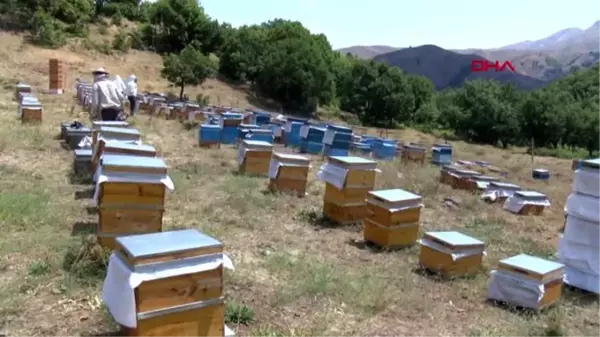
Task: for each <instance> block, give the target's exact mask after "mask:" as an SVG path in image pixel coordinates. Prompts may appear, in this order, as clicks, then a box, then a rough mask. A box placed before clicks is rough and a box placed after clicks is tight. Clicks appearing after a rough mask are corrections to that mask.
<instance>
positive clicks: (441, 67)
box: [374, 45, 544, 89]
mask: <svg viewBox="0 0 600 337" xmlns="http://www.w3.org/2000/svg"><path fill="white" fill-rule="evenodd" d="M479 59H481V57H480V56H478V55H474V54H466V55H465V54H459V53H455V52H452V51H449V50H445V49H442V48H440V47H438V46H434V45H425V46H420V47H416V48H406V49H402V50H398V51H395V52H391V53H387V54H383V55H379V56H376V57H375V58H374V60H375V61H379V62H384V63H386V64H389V65H392V66H396V67H399V68H401V69H402V70H404V71H405V72H406V73H409V74H414V75H421V76H425V77H427V78H429V79H430V80H431V81H432V82H433V84H434V85H435V87H436V89H444V88H447V87H458V86H460V85H461V84H462V83H464V82H465V81H467V80H473V79H476V78H483V79H492V80H497V81H500V82H504V83H513V84H514V85H515V86H517V87H518V88H521V89H534V88H537V87H540V86H542V85H543V84H544V82H543V81H540V80H538V79H535V78H531V77H528V76H524V75H521V74H518V73H512V72H509V71H505V72H498V73H497V72H493V71H491V72H486V73H483V72H478V73H473V72H471V61H473V60H479Z"/></svg>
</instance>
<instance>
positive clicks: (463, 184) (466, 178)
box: [450, 169, 481, 190]
mask: <svg viewBox="0 0 600 337" xmlns="http://www.w3.org/2000/svg"><path fill="white" fill-rule="evenodd" d="M478 175H481V173H479V172H477V171H471V170H460V169H458V170H455V171H454V172H452V173H451V174H450V176H451V178H452V180H451V182H450V186H451V187H452V188H454V189H458V190H470V189H471V186H472V185H471V182H470V179H471V178H473V177H475V176H478Z"/></svg>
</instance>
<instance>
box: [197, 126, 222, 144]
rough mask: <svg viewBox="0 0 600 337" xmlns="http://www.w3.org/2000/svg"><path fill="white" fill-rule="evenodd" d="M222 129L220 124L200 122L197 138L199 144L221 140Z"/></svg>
mask: <svg viewBox="0 0 600 337" xmlns="http://www.w3.org/2000/svg"><path fill="white" fill-rule="evenodd" d="M222 130H223V129H222V128H221V126H220V125H215V124H201V125H200V128H199V129H198V139H199V141H200V144H215V143H219V142H221V131H222Z"/></svg>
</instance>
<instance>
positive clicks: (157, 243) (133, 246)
mask: <svg viewBox="0 0 600 337" xmlns="http://www.w3.org/2000/svg"><path fill="white" fill-rule="evenodd" d="M116 241H117V243H118V244H119V245H121V247H123V249H124V250H125V251H126V252H127V254H129V255H130V256H131V257H133V258H147V257H152V256H157V255H165V254H169V253H175V252H181V251H188V250H192V249H200V248H207V247H215V246H222V245H223V244H222V243H221V242H220V241H218V240H217V239H215V238H213V237H210V236H208V235H206V234H203V233H201V232H200V231H198V230H196V229H185V230H178V231H170V232H160V233H152V234H140V235H128V236H121V237H117V239H116Z"/></svg>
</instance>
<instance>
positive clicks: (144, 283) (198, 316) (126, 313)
mask: <svg viewBox="0 0 600 337" xmlns="http://www.w3.org/2000/svg"><path fill="white" fill-rule="evenodd" d="M227 261H229V260H228V258H227V257H226V256H225V255H224V254H223V245H222V244H221V242H219V241H217V240H215V239H214V238H212V237H209V236H207V235H204V234H202V233H200V232H198V231H197V230H194V229H189V230H181V231H172V232H162V233H154V234H143V235H132V236H125V237H118V238H117V239H116V252H114V253H113V255H112V256H111V258H110V260H109V267H108V271H107V277H106V280H105V284H104V287H103V298H104V299H105V302H106V303H107V307H108V310H109V312H110V313H111V314H112V315H113V317H114V318H115V320H116V321H117V322H118V323H119V324H120V325H121V326H122V328H123V330H124V333H125V335H128V336H224V334H225V326H224V309H225V306H224V298H223V268H230V266H228V265H230V264H231V262H230V261H229V262H227ZM119 273H120V274H121V275H118V274H119ZM123 274H126V275H133V274H137V275H144V277H137V278H134V277H131V276H130V277H125V278H123V277H119V276H122V275H123ZM130 280H135V281H134V282H135V284H133V285H132V284H126V283H131V281H130ZM124 283H125V284H124Z"/></svg>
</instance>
